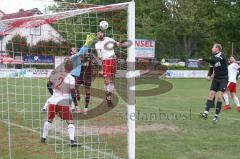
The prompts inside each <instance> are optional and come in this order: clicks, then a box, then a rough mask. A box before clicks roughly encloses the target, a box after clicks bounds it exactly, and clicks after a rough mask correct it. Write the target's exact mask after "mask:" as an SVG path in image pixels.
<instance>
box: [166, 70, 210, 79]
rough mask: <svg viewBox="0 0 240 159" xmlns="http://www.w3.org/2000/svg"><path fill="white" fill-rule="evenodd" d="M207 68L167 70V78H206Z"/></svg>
mask: <svg viewBox="0 0 240 159" xmlns="http://www.w3.org/2000/svg"><path fill="white" fill-rule="evenodd" d="M207 74H208V71H207V70H167V72H166V77H167V78H206V77H207Z"/></svg>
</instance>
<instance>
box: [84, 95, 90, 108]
mask: <svg viewBox="0 0 240 159" xmlns="http://www.w3.org/2000/svg"><path fill="white" fill-rule="evenodd" d="M89 101H90V93H86V96H85V108H88V104H89Z"/></svg>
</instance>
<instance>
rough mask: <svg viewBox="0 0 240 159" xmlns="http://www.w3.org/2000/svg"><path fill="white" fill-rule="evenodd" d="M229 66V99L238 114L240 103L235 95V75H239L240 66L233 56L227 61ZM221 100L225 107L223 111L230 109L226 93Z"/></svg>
mask: <svg viewBox="0 0 240 159" xmlns="http://www.w3.org/2000/svg"><path fill="white" fill-rule="evenodd" d="M229 62H230V65H229V66H228V86H227V87H228V91H229V92H230V95H231V98H232V99H233V101H234V103H235V104H236V106H237V110H238V112H240V103H239V99H238V97H237V95H236V92H237V75H238V73H239V69H240V66H239V65H238V64H237V63H236V59H235V57H234V56H231V57H230V59H229ZM223 98H224V100H225V106H224V108H223V110H228V109H231V107H230V105H229V100H228V94H227V91H226V92H225V93H224V95H223Z"/></svg>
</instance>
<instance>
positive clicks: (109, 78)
mask: <svg viewBox="0 0 240 159" xmlns="http://www.w3.org/2000/svg"><path fill="white" fill-rule="evenodd" d="M97 39H98V42H97V43H96V44H95V49H96V51H97V56H98V58H100V59H101V60H102V71H103V78H104V91H105V95H106V101H107V105H108V106H109V107H111V106H112V97H111V96H112V92H113V90H114V85H113V79H114V77H115V74H116V69H117V58H116V55H115V51H114V46H120V45H121V43H119V42H116V41H115V40H114V39H112V38H110V37H105V36H104V33H103V32H101V31H100V32H98V33H97Z"/></svg>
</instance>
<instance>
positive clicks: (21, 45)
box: [6, 35, 30, 56]
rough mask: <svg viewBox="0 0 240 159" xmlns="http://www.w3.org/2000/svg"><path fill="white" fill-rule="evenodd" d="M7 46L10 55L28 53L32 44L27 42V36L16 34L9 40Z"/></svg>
mask: <svg viewBox="0 0 240 159" xmlns="http://www.w3.org/2000/svg"><path fill="white" fill-rule="evenodd" d="M6 48H7V50H8V53H9V55H11V56H20V55H21V54H26V53H27V52H28V50H29V48H30V46H29V44H28V43H27V38H26V37H22V36H20V35H15V36H14V37H13V38H12V39H11V40H9V41H8V43H7V45H6Z"/></svg>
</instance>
